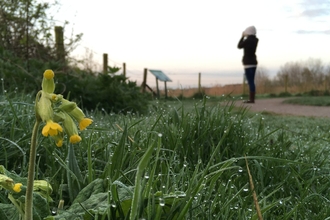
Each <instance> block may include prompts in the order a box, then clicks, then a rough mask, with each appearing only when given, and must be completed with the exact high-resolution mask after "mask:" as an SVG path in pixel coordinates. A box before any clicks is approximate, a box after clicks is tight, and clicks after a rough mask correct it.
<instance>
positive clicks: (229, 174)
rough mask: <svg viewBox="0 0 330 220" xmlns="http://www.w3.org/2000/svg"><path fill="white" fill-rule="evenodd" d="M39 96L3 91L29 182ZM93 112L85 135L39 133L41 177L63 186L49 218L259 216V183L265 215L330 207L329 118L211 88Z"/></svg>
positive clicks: (3, 199) (0, 109) (22, 174)
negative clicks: (242, 103) (280, 110)
mask: <svg viewBox="0 0 330 220" xmlns="http://www.w3.org/2000/svg"><path fill="white" fill-rule="evenodd" d="M33 101H34V98H33V97H31V96H29V95H25V96H23V95H13V96H11V97H10V98H9V96H8V95H2V96H0V146H1V149H2V152H3V153H2V154H0V165H3V166H4V167H5V168H6V170H8V171H10V172H11V176H12V178H13V179H15V178H17V179H18V178H19V179H20V180H22V182H23V183H24V178H26V176H27V162H28V154H29V144H30V137H31V130H32V127H33V123H34V107H33ZM87 116H88V117H90V118H92V119H93V120H94V123H93V124H92V125H91V126H90V127H89V128H88V130H87V131H84V132H83V133H82V134H81V136H82V138H83V140H82V142H81V143H79V144H77V145H69V144H64V146H63V147H61V148H58V147H56V145H55V144H54V142H53V141H52V140H51V139H49V138H45V137H43V136H42V135H39V136H38V150H37V151H38V152H37V153H38V154H37V170H36V177H35V179H45V180H47V181H49V183H50V184H51V186H52V188H53V192H52V193H51V194H50V197H51V198H52V200H53V201H52V202H47V201H46V200H37V201H35V205H34V209H35V210H36V211H37V212H38V211H39V212H38V213H39V214H38V215H37V216H38V218H39V219H42V218H45V217H47V216H48V218H47V219H61V218H63V219H191V220H193V219H258V216H257V211H256V206H255V204H254V199H253V192H255V193H256V195H257V202H258V204H259V207H260V211H261V213H262V216H263V218H264V219H281V220H282V219H326V218H327V217H329V216H330V210H329V208H328V206H329V198H330V195H329V187H330V181H329V172H330V169H329V168H330V166H329V157H328V155H329V135H330V123H329V122H330V120H329V119H324V118H322V119H319V118H308V117H284V116H273V115H261V114H255V113H250V112H248V111H247V110H246V109H244V108H241V109H237V108H236V107H234V105H233V104H232V103H231V101H229V102H228V101H225V100H224V99H214V98H209V97H206V98H204V99H203V100H185V101H180V100H161V101H153V102H152V103H151V106H150V111H149V113H148V114H146V115H138V114H132V113H127V114H126V115H118V114H111V113H106V112H102V111H93V112H88V113H87ZM247 166H248V167H249V169H250V172H251V176H252V180H253V183H254V187H255V188H254V191H253V190H251V183H250V181H249V175H248V172H247ZM22 193H24V190H23V192H22ZM20 196H24V194H18V195H15V198H17V199H18V201H20V200H19V198H20ZM63 202H64V205H63V206H61V205H60V206H59V203H60V204H62V203H63ZM0 203H1V204H0V205H2V207H1V208H0V213H1V214H2V216H5V217H6V218H3V219H19V214H18V212H17V211H16V209H15V206H13V205H12V203H11V201H10V200H9V199H8V195H7V193H6V191H5V190H2V191H0ZM4 207H5V208H4ZM40 210H48V212H46V213H44V212H41V211H40ZM38 218H36V219H38Z"/></svg>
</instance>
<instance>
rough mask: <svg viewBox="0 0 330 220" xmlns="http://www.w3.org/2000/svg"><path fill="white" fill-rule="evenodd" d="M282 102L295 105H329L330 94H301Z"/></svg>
mask: <svg viewBox="0 0 330 220" xmlns="http://www.w3.org/2000/svg"><path fill="white" fill-rule="evenodd" d="M284 103H289V104H296V105H312V106H330V96H302V97H295V98H288V99H286V100H285V101H284Z"/></svg>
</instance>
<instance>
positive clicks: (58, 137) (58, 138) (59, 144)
mask: <svg viewBox="0 0 330 220" xmlns="http://www.w3.org/2000/svg"><path fill="white" fill-rule="evenodd" d="M51 137H52V138H53V139H54V141H55V144H56V146H57V147H62V146H63V132H59V133H58V135H55V136H51Z"/></svg>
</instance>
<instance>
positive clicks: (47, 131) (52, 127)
mask: <svg viewBox="0 0 330 220" xmlns="http://www.w3.org/2000/svg"><path fill="white" fill-rule="evenodd" d="M59 132H63V129H62V127H61V125H59V124H58V123H56V122H53V121H52V120H48V121H47V124H46V125H45V126H44V127H43V129H42V132H41V133H42V135H43V136H45V137H47V136H48V135H49V136H56V135H58V134H59Z"/></svg>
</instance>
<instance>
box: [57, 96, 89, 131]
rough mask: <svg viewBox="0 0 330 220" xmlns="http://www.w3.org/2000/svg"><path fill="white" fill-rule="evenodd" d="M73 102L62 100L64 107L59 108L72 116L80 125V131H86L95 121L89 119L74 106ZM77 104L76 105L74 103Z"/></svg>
mask: <svg viewBox="0 0 330 220" xmlns="http://www.w3.org/2000/svg"><path fill="white" fill-rule="evenodd" d="M72 103H73V102H70V101H68V100H66V99H63V100H62V105H61V106H60V107H59V108H61V109H62V110H64V111H66V112H67V113H68V114H69V115H70V116H72V117H73V118H74V119H75V120H76V121H77V122H78V123H79V130H80V131H82V130H85V129H86V128H87V127H88V126H89V125H91V124H92V123H93V120H92V119H90V118H87V117H86V116H85V114H84V113H83V111H82V110H81V109H80V108H79V107H78V106H77V105H75V106H73V104H72ZM74 104H75V103H74Z"/></svg>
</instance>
